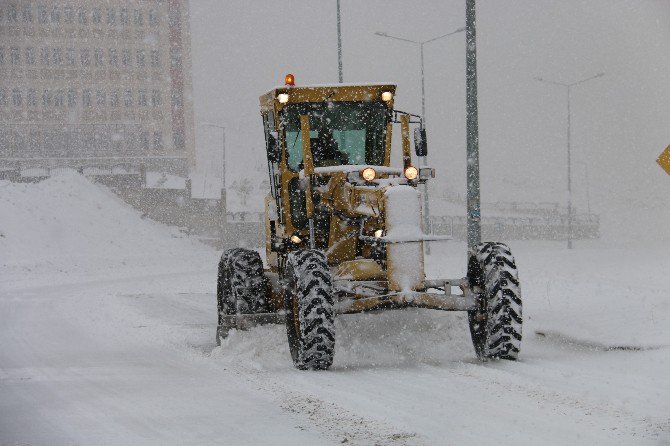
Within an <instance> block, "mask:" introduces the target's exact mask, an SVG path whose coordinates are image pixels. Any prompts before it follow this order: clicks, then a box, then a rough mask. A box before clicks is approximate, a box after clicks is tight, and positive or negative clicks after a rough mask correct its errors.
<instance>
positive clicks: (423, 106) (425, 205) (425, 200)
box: [375, 28, 465, 254]
mask: <svg viewBox="0 0 670 446" xmlns="http://www.w3.org/2000/svg"><path fill="white" fill-rule="evenodd" d="M463 31H465V28H458V29H456V30H454V31H452V32H450V33H447V34H443V35H441V36H437V37H433V38H432V39H428V40H411V39H405V38H404V37H396V36H392V35H390V34H388V33H386V32H382V31H377V32H376V33H375V35H377V36H380V37H388V38H389V39H395V40H401V41H403V42H409V43H413V44H415V45H419V49H420V51H421V118H422V119H423V122H424V125H425V123H426V83H425V76H424V64H423V46H424V45H425V44H426V43H429V42H434V41H435V40H440V39H443V38H445V37H449V36H451V35H454V34H457V33H460V32H463ZM422 158H423V165H424V166H425V165H426V164H427V160H426V157H422ZM423 187H424V189H423V208H424V211H425V212H424V214H423V220H424V221H423V223H424V226H425V228H426V231H427V230H429V229H430V228H429V225H430V223H429V222H430V215H429V209H428V183H426V184H424V186H423ZM426 253H427V254H430V245H429V244H428V243H426Z"/></svg>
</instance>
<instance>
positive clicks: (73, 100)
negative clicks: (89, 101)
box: [67, 89, 77, 107]
mask: <svg viewBox="0 0 670 446" xmlns="http://www.w3.org/2000/svg"><path fill="white" fill-rule="evenodd" d="M76 105H77V91H76V90H72V89H70V90H68V91H67V106H68V107H74V106H76Z"/></svg>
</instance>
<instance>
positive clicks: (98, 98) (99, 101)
mask: <svg viewBox="0 0 670 446" xmlns="http://www.w3.org/2000/svg"><path fill="white" fill-rule="evenodd" d="M95 105H97V106H98V107H104V106H105V105H107V93H105V92H104V91H103V90H98V91H96V92H95Z"/></svg>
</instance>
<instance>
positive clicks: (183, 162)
mask: <svg viewBox="0 0 670 446" xmlns="http://www.w3.org/2000/svg"><path fill="white" fill-rule="evenodd" d="M194 159H195V155H194V130H193V107H192V87H191V57H190V34H189V14H188V3H187V0H114V1H109V0H90V1H86V0H49V1H46V0H38V1H35V0H1V1H0V170H1V171H3V172H5V173H7V172H12V173H13V174H19V175H23V176H48V175H49V174H50V172H52V171H53V170H54V169H61V168H75V169H78V170H80V171H83V172H84V173H89V174H92V175H95V174H100V175H110V174H111V175H123V174H140V173H144V172H153V173H156V172H162V173H168V174H172V175H175V176H178V177H183V178H186V177H187V176H188V172H189V168H190V167H191V166H192V164H193V162H194Z"/></svg>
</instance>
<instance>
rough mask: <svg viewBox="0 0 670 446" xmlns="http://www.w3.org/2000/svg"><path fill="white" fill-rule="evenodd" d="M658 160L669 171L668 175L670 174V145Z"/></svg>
mask: <svg viewBox="0 0 670 446" xmlns="http://www.w3.org/2000/svg"><path fill="white" fill-rule="evenodd" d="M656 162H657V163H658V165H659V166H661V167H662V168H663V170H665V171H666V172H667V173H668V175H670V146H668V147H666V148H665V150H664V151H663V153H661V155H660V156H659V157H658V159H657V160H656Z"/></svg>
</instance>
